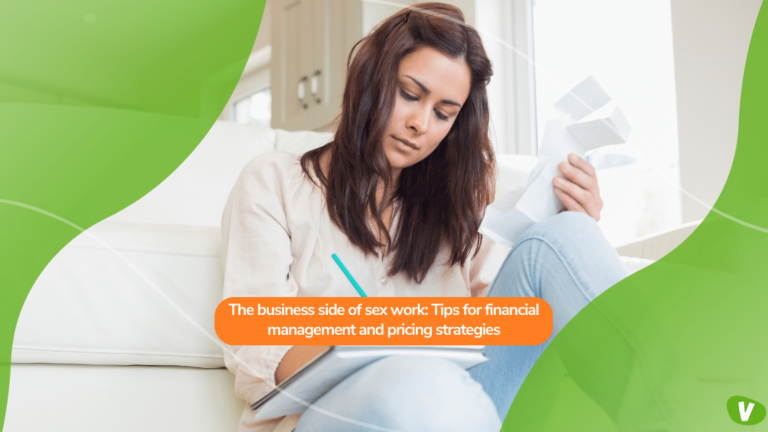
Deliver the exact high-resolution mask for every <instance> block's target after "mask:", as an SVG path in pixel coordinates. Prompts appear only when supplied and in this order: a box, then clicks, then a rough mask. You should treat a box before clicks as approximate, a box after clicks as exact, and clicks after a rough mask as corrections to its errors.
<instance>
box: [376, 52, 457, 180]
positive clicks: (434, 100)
mask: <svg viewBox="0 0 768 432" xmlns="http://www.w3.org/2000/svg"><path fill="white" fill-rule="evenodd" d="M470 83H471V75H470V71H469V67H468V66H467V64H466V63H465V62H464V60H456V59H452V58H450V57H447V56H445V55H444V54H442V53H440V52H439V51H437V50H435V49H434V48H429V47H424V48H420V49H418V50H416V51H414V52H412V53H410V54H408V55H407V56H405V57H403V59H402V60H401V61H400V66H399V69H398V74H397V84H398V88H397V94H396V95H395V107H394V109H393V110H392V115H391V117H390V119H389V124H388V125H387V129H386V132H385V134H384V139H383V142H382V146H383V148H384V154H385V155H386V156H387V159H388V160H389V164H390V165H391V166H392V171H393V176H394V177H396V178H397V177H399V175H400V171H401V170H402V169H403V168H407V167H409V166H411V165H413V164H415V163H417V162H419V161H421V160H422V159H424V158H426V157H427V156H429V155H430V154H431V153H432V152H433V151H434V150H435V149H436V148H437V145H438V144H440V142H441V141H442V140H443V138H445V136H446V135H447V134H448V131H450V130H451V126H453V122H454V121H455V120H456V116H457V115H458V114H459V110H460V109H461V107H462V106H463V105H464V102H465V101H466V100H467V97H468V96H469V88H470Z"/></svg>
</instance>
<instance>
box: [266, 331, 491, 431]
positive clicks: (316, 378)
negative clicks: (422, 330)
mask: <svg viewBox="0 0 768 432" xmlns="http://www.w3.org/2000/svg"><path fill="white" fill-rule="evenodd" d="M484 349H485V347H483V346H332V347H330V348H329V349H328V350H326V351H324V352H323V353H321V354H320V355H318V356H317V357H315V358H314V359H312V360H311V361H310V362H309V363H307V364H306V365H304V366H303V367H302V368H301V369H299V370H297V371H296V372H294V374H293V375H291V376H290V377H288V378H287V379H286V380H285V381H283V382H282V383H280V385H279V386H277V387H276V388H275V389H274V390H272V391H271V392H269V393H267V394H266V395H265V396H264V397H262V398H261V399H259V400H257V401H256V402H254V403H253V404H251V409H252V410H256V420H262V419H268V418H273V417H281V416H285V415H289V414H297V413H301V412H304V411H305V410H306V409H307V407H308V405H309V404H312V403H314V402H315V401H316V400H318V399H319V398H320V396H322V395H324V394H325V393H326V392H327V391H328V390H330V389H331V388H333V386H335V385H336V384H338V383H339V382H341V381H342V380H344V378H346V377H348V376H349V375H352V373H354V372H355V371H357V370H359V369H361V368H362V367H364V366H366V365H368V364H371V363H373V362H374V361H376V360H379V359H382V358H384V357H389V356H393V355H418V356H430V357H441V358H445V359H448V360H451V361H453V362H455V363H456V364H458V365H459V366H461V367H463V368H464V369H469V368H471V367H473V366H476V365H478V364H480V363H483V362H484V361H486V360H488V359H487V358H486V357H485V355H483V351H484Z"/></svg>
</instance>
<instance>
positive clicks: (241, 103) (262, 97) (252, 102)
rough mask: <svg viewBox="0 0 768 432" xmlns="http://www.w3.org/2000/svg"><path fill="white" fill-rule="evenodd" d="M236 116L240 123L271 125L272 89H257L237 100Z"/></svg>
mask: <svg viewBox="0 0 768 432" xmlns="http://www.w3.org/2000/svg"><path fill="white" fill-rule="evenodd" d="M234 117H235V121H236V122H238V123H243V124H248V125H252V126H263V127H269V126H270V124H271V123H272V89H269V88H266V89H264V90H260V91H257V92H256V93H253V94H251V95H250V96H247V97H245V98H243V99H240V100H238V101H237V102H235V105H234Z"/></svg>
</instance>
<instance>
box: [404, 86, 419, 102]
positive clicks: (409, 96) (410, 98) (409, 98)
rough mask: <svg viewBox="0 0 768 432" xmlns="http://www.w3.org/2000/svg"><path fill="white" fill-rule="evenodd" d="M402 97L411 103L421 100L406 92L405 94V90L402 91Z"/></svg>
mask: <svg viewBox="0 0 768 432" xmlns="http://www.w3.org/2000/svg"><path fill="white" fill-rule="evenodd" d="M400 95H401V96H402V97H404V98H405V99H406V100H409V101H415V100H419V98H417V97H416V96H411V95H409V94H408V93H406V92H405V91H404V90H403V89H400Z"/></svg>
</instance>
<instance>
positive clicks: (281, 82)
mask: <svg viewBox="0 0 768 432" xmlns="http://www.w3.org/2000/svg"><path fill="white" fill-rule="evenodd" d="M362 36H363V34H362V22H361V7H360V1H359V0H275V1H274V2H273V4H272V61H271V73H270V75H271V79H272V127H273V128H277V129H286V130H329V129H331V123H332V122H333V120H334V119H335V118H336V116H338V114H339V113H340V112H341V96H342V92H343V91H344V80H345V75H346V66H347V56H348V55H349V51H350V50H351V49H352V46H353V45H354V44H355V43H356V42H357V41H358V40H360V38H361V37H362Z"/></svg>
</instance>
